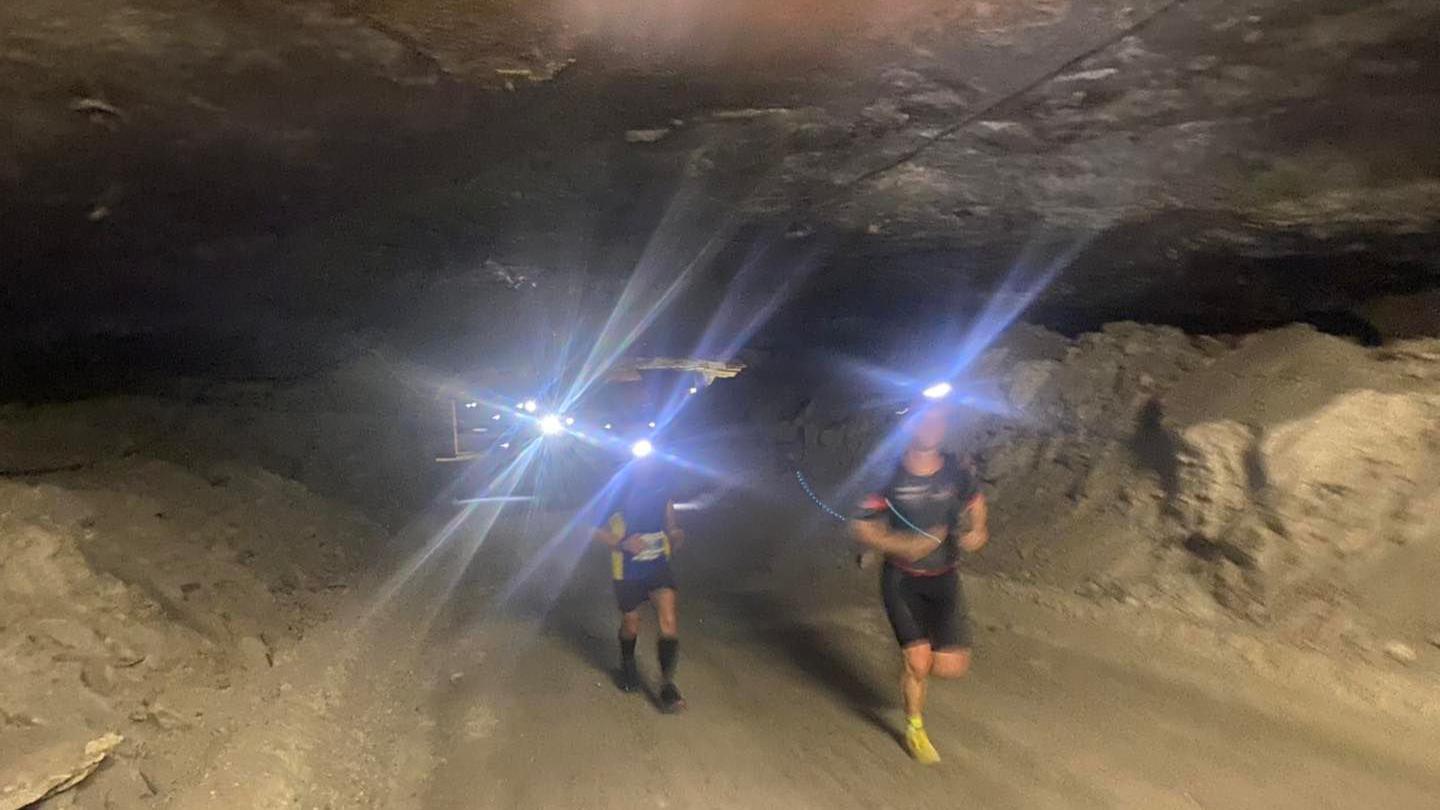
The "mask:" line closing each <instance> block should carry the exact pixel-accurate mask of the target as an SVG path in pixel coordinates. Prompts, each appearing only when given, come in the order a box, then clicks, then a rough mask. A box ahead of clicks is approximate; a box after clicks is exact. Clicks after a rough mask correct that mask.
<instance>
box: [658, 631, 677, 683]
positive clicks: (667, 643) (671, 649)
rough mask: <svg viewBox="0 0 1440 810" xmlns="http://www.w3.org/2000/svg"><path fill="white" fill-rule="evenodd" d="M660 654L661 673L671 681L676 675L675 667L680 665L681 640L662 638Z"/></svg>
mask: <svg viewBox="0 0 1440 810" xmlns="http://www.w3.org/2000/svg"><path fill="white" fill-rule="evenodd" d="M658 647H659V653H660V672H661V674H663V675H664V676H665V680H667V681H668V680H670V679H671V678H672V677H674V675H675V666H676V665H677V664H679V663H680V639H678V638H662V639H660V643H659V645H658Z"/></svg>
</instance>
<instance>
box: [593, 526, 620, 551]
mask: <svg viewBox="0 0 1440 810" xmlns="http://www.w3.org/2000/svg"><path fill="white" fill-rule="evenodd" d="M590 538H591V539H592V540H594V541H595V542H597V543H603V544H605V545H606V546H609V547H610V548H619V546H620V542H621V541H622V540H624V539H625V538H623V537H618V536H616V534H615V533H614V532H612V531H610V530H609V529H606V528H598V529H596V530H595V531H593V532H591V533H590Z"/></svg>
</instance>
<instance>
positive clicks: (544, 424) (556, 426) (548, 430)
mask: <svg viewBox="0 0 1440 810" xmlns="http://www.w3.org/2000/svg"><path fill="white" fill-rule="evenodd" d="M564 429H565V426H564V425H563V424H561V423H560V417H558V416H556V415H555V414H553V413H547V414H545V416H544V417H543V418H541V420H540V432H541V433H544V434H545V435H546V436H554V435H555V434H557V433H559V432H560V431H562V430H564Z"/></svg>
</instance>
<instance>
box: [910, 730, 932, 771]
mask: <svg viewBox="0 0 1440 810" xmlns="http://www.w3.org/2000/svg"><path fill="white" fill-rule="evenodd" d="M905 749H906V750H907V751H909V752H910V756H912V757H914V758H915V761H916V762H918V763H920V764H921V765H934V764H935V763H937V762H939V761H940V752H939V751H936V750H935V746H933V745H931V744H930V735H928V734H926V733H925V728H924V727H923V726H920V727H917V726H914V725H911V726H907V727H906V728H905Z"/></svg>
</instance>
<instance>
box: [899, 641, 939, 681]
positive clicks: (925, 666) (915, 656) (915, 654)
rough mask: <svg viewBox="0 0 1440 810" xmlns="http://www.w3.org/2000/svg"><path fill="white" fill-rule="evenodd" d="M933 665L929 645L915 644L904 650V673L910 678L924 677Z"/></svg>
mask: <svg viewBox="0 0 1440 810" xmlns="http://www.w3.org/2000/svg"><path fill="white" fill-rule="evenodd" d="M934 664H935V656H934V655H933V654H932V653H931V652H930V645H928V644H917V645H915V646H913V647H906V648H905V672H906V673H907V674H909V675H911V676H912V677H916V678H924V677H926V676H927V675H929V674H930V671H931V669H932V668H933V667H934Z"/></svg>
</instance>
